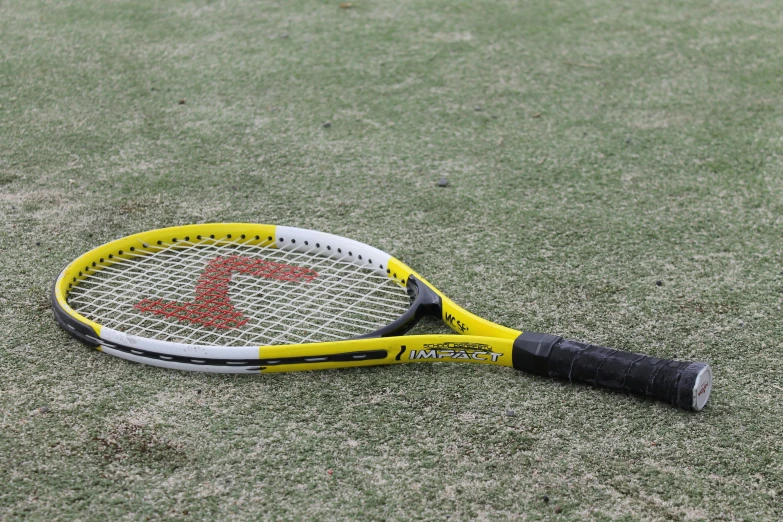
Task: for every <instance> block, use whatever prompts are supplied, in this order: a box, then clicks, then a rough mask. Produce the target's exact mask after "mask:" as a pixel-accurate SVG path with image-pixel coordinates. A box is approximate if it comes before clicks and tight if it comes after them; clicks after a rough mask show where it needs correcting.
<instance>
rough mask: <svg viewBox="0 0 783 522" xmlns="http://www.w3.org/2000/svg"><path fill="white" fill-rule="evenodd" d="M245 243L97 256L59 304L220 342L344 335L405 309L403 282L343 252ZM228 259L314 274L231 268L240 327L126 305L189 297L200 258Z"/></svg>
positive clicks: (151, 330) (145, 331) (137, 329)
mask: <svg viewBox="0 0 783 522" xmlns="http://www.w3.org/2000/svg"><path fill="white" fill-rule="evenodd" d="M248 241H249V240H246V241H241V240H227V239H226V238H217V239H202V240H200V241H197V242H191V241H178V242H176V243H165V242H164V243H163V244H162V245H148V246H146V247H144V246H143V245H142V246H141V248H139V249H138V250H139V251H140V252H142V253H141V254H140V255H138V256H136V257H135V258H132V259H121V258H117V259H112V260H108V261H104V262H102V263H99V264H98V265H97V266H96V267H95V270H92V271H91V273H90V275H89V276H87V277H86V278H85V279H83V280H80V281H79V282H78V284H76V285H75V286H74V287H73V288H72V289H71V292H70V294H69V295H68V304H69V305H70V306H71V307H72V308H73V309H74V310H76V311H77V312H78V313H80V314H81V315H83V316H84V317H86V318H88V319H90V320H92V321H95V322H96V323H99V324H101V325H103V326H106V327H109V328H113V329H115V330H119V331H122V332H126V333H130V334H133V335H137V336H141V337H147V338H153V339H159V340H166V341H173V342H180V343H190V344H209V345H223V346H247V345H253V344H259V345H262V344H291V343H300V342H317V341H328V340H339V339H347V338H351V337H356V336H359V335H363V334H366V333H369V332H372V331H374V330H377V329H379V328H381V327H383V326H385V325H387V324H389V323H391V322H393V321H394V320H396V319H397V318H399V317H400V315H402V314H403V313H404V312H405V311H406V310H407V309H408V306H409V299H408V295H407V293H406V291H405V289H404V288H402V287H401V286H400V285H398V284H396V283H395V281H394V280H393V279H391V278H388V277H385V276H383V275H381V274H378V273H376V272H374V271H373V270H371V269H368V268H363V267H360V266H357V265H355V264H353V263H352V262H351V261H350V258H349V257H348V256H346V255H343V256H342V257H327V256H325V255H321V254H319V253H318V250H317V249H314V248H313V249H311V250H309V251H305V252H295V251H290V250H283V249H277V248H270V247H264V246H259V245H252V244H248ZM140 245H141V243H140ZM147 252H153V253H152V254H146V253H147ZM145 254H146V255H145ZM330 254H333V253H330ZM228 256H242V257H244V258H250V259H252V260H261V261H266V262H273V263H280V264H285V265H289V266H293V267H302V268H306V269H308V270H313V271H315V272H317V274H318V275H317V276H316V277H314V278H313V279H312V280H309V281H307V280H296V281H285V280H280V279H274V278H267V277H258V276H253V275H251V274H243V273H234V274H233V277H232V278H231V282H230V284H229V299H230V302H231V304H232V305H233V307H234V308H235V310H236V311H237V312H239V313H240V314H241V316H242V320H246V321H247V322H246V323H245V324H244V325H242V326H239V327H232V328H216V327H214V326H208V325H204V324H202V323H201V322H198V321H194V320H180V319H177V318H174V317H167V316H164V315H161V314H158V313H154V312H153V311H142V310H139V309H137V308H135V307H134V305H135V304H138V303H140V302H141V301H142V300H144V299H147V300H152V301H157V300H162V301H164V302H167V303H169V302H176V303H180V304H185V305H187V304H188V303H192V302H193V301H194V300H195V299H196V290H195V289H196V285H197V283H198V281H199V277H201V276H202V274H203V273H204V271H205V270H206V269H207V268H208V265H209V263H210V262H212V261H213V260H215V259H216V258H218V257H228Z"/></svg>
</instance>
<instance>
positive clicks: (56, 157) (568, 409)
mask: <svg viewBox="0 0 783 522" xmlns="http://www.w3.org/2000/svg"><path fill="white" fill-rule="evenodd" d="M327 123H328V124H329V125H326V124H327ZM440 178H447V179H448V180H449V185H448V186H447V187H445V188H444V187H438V186H436V182H437V181H438V179H440ZM781 216H783V8H782V7H781V4H780V3H777V2H764V1H728V0H726V1H721V0H716V1H688V2H685V1H682V2H675V1H666V2H612V1H607V0H595V1H585V2H581V1H576V0H562V1H551V0H547V1H543V0H531V1H526V2H510V1H509V2H503V1H497V2H495V1H445V0H444V1H436V0H429V1H403V2H377V1H365V0H353V6H352V7H351V8H348V9H341V8H340V7H339V2H337V1H334V2H324V1H318V2H316V1H289V2H251V1H240V0H236V1H225V2H217V1H216V2H184V1H156V2H150V1H112V2H88V1H57V2H55V1H35V2H27V1H22V0H4V1H2V2H0V220H1V221H0V223H1V225H2V227H1V229H0V253H2V256H0V275H1V276H2V277H1V278H0V318H1V319H0V321H2V325H3V337H2V341H0V519H4V520H17V519H23V518H24V519H29V520H53V519H63V520H67V519H81V520H121V519H123V520H124V519H129V520H229V519H236V520H239V519H270V520H271V519H279V520H408V519H415V520H444V519H446V518H449V519H451V520H493V521H494V520H585V519H589V520H758V521H762V520H781V519H783V456H782V455H783V454H782V452H783V426H781V424H782V423H783V400H782V399H783V377H781V374H782V373H783V362H781V361H782V360H783V326H782V325H781V301H782V300H783V254H782V253H781V244H782V242H781V232H782V231H783V221H782V218H781ZM205 221H250V222H261V223H276V224H286V225H292V226H300V227H306V228H314V229H316V230H323V231H327V232H332V233H336V234H341V235H345V236H348V237H351V238H354V239H357V240H359V241H363V242H366V243H369V244H371V245H374V246H377V247H379V248H381V249H384V250H386V251H389V252H390V253H392V254H393V255H395V256H396V257H399V258H400V259H402V260H403V261H405V262H406V263H407V264H409V265H411V266H413V267H414V268H416V269H417V270H419V271H420V272H421V273H422V274H423V275H424V276H425V277H427V278H428V279H429V280H430V281H431V282H433V283H434V284H435V285H436V286H438V287H439V288H440V289H442V290H443V291H444V292H445V293H446V294H447V295H449V296H451V297H453V298H454V299H455V300H456V301H457V302H459V303H460V304H462V305H464V306H466V307H468V308H469V309H471V310H472V311H474V312H476V313H478V314H479V315H482V316H484V317H487V318H490V319H492V320H494V321H497V322H501V323H503V324H506V325H508V326H512V327H516V328H520V329H530V330H534V331H543V332H551V333H557V334H560V335H564V336H567V337H569V338H574V339H580V340H589V341H593V342H597V343H601V344H605V345H609V346H615V347H618V348H623V349H627V350H635V351H642V352H648V353H650V354H653V355H657V356H662V357H678V358H684V359H694V360H704V361H708V362H710V363H711V364H712V365H713V369H714V372H715V387H714V391H713V395H712V398H711V399H710V403H709V404H708V406H707V408H706V409H705V410H704V411H703V412H701V413H699V414H694V413H688V412H684V411H678V410H675V409H673V408H671V407H669V406H667V405H664V404H658V403H654V402H651V401H647V400H644V399H639V398H635V397H630V396H626V395H622V394H615V393H609V392H605V391H601V390H596V389H592V388H590V387H586V386H575V385H569V384H563V383H560V382H554V381H551V380H548V379H543V378H538V377H533V376H529V375H525V374H520V373H517V372H515V371H513V370H510V369H503V368H495V367H480V366H471V365H448V364H435V365H426V364H422V365H402V366H396V367H387V368H382V367H379V368H367V369H357V370H338V371H330V372H308V373H299V374H280V375H265V376H255V377H252V376H219V375H204V374H188V373H180V372H172V371H167V370H163V369H156V368H151V367H144V366H140V365H134V364H131V363H128V362H125V361H122V360H119V359H115V358H112V357H109V356H107V355H104V354H101V353H99V352H96V351H92V350H90V349H88V348H86V347H84V346H82V345H80V344H78V343H77V342H76V341H74V340H73V339H71V338H69V337H68V336H67V335H66V334H65V333H64V332H62V331H61V330H60V329H59V328H58V327H57V325H56V324H55V322H54V320H53V317H52V314H51V312H50V309H49V304H48V293H49V288H50V285H51V284H52V282H53V281H54V279H55V277H56V276H57V274H58V272H59V270H61V269H62V267H63V266H64V265H65V264H67V263H68V262H70V261H71V260H72V259H73V258H75V257H76V256H77V255H79V254H81V253H82V252H84V251H86V250H88V249H90V248H93V247H95V246H97V245H99V244H101V243H103V242H106V241H108V240H111V239H114V238H117V237H120V236H124V235H127V234H131V233H134V232H138V231H142V230H148V229H152V228H158V227H164V226H171V225H177V224H186V223H191V222H205ZM658 282H660V284H658ZM438 328H439V327H438V326H436V325H434V324H428V325H424V326H423V327H422V329H423V330H433V331H434V330H437V329H438ZM545 496H546V497H547V498H548V499H549V501H548V502H546V501H544V497H545Z"/></svg>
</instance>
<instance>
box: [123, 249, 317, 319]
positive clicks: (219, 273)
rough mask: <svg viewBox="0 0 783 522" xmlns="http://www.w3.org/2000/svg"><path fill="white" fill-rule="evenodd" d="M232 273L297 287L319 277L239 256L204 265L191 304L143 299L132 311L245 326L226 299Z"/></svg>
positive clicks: (240, 314) (303, 269)
mask: <svg viewBox="0 0 783 522" xmlns="http://www.w3.org/2000/svg"><path fill="white" fill-rule="evenodd" d="M235 273H239V274H248V275H252V276H256V277H262V278H265V279H276V280H278V281H287V282H297V283H307V282H309V281H312V280H313V279H315V278H316V277H318V272H316V271H315V270H311V269H309V268H305V267H301V266H295V265H289V264H288V263H277V262H274V261H267V260H264V259H255V258H252V257H248V256H241V255H231V256H219V257H216V258H214V259H212V260H211V261H210V262H209V263H207V266H206V268H205V269H204V271H203V272H202V273H201V275H200V276H199V278H198V281H197V283H196V298H195V299H194V300H193V301H190V302H180V301H166V300H163V299H148V298H145V299H142V300H141V301H139V302H138V303H136V304H134V305H133V307H134V308H136V309H137V310H139V311H141V312H145V313H151V314H155V315H162V316H165V317H172V318H175V319H178V320H180V321H186V322H191V323H197V324H201V325H203V326H207V327H210V328H218V329H222V330H226V329H230V328H239V327H241V326H243V325H244V324H246V323H247V318H246V317H245V316H244V315H243V314H242V312H241V311H239V310H237V308H236V307H235V306H234V305H233V304H232V303H231V300H230V299H229V295H228V291H229V283H230V282H231V277H232V276H233V275H234V274H235Z"/></svg>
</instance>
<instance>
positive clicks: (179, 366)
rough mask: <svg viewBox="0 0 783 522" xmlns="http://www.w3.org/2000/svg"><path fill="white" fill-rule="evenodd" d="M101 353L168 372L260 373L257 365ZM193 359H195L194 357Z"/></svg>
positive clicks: (110, 352) (116, 352)
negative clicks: (183, 360)
mask: <svg viewBox="0 0 783 522" xmlns="http://www.w3.org/2000/svg"><path fill="white" fill-rule="evenodd" d="M101 350H102V351H104V352H105V353H108V354H109V355H114V356H116V357H120V358H122V359H126V360H128V361H133V362H136V363H140V364H147V365H149V366H159V367H161V368H168V369H170V370H185V371H189V372H207V373H246V374H248V373H249V374H257V373H260V372H259V370H258V368H259V366H258V365H257V364H254V365H237V366H209V365H206V364H187V363H181V362H174V361H166V360H164V359H157V358H153V357H142V356H139V355H133V354H131V353H127V352H123V351H121V350H115V349H114V348H109V347H107V346H103V347H102V348H101ZM194 359H195V357H194Z"/></svg>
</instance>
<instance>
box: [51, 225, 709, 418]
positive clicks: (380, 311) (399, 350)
mask: <svg viewBox="0 0 783 522" xmlns="http://www.w3.org/2000/svg"><path fill="white" fill-rule="evenodd" d="M52 305H53V308H54V313H55V317H56V318H57V321H58V322H59V324H60V325H61V326H62V327H63V328H64V329H65V331H67V332H68V333H69V334H71V335H72V336H74V337H76V338H77V339H79V340H81V341H83V342H84V343H87V344H88V345H91V346H94V347H96V348H97V349H98V350H101V351H103V352H106V353H109V354H111V355H115V356H118V357H122V358H124V359H128V360H131V361H135V362H138V363H144V364H151V365H154V366H162V367H165V368H173V369H178V370H191V371H203V372H222V373H268V372H283V371H297V370H321V369H327V368H348V367H356V366H370V365H379V364H396V363H407V362H435V361H439V362H470V363H477V364H494V365H499V366H509V367H513V368H516V369H518V370H524V371H527V372H530V373H534V374H537V375H542V376H549V377H557V378H561V379H566V380H569V381H572V382H583V383H587V384H592V385H595V386H603V387H606V388H611V389H615V390H624V391H626V392H632V393H636V394H640V395H644V396H647V397H651V398H654V399H658V400H661V401H665V402H668V403H670V404H673V405H676V406H679V407H681V408H685V409H690V410H696V411H698V410H701V409H702V408H703V407H704V405H705V404H706V402H707V399H708V398H709V395H710V391H711V384H712V370H711V369H710V367H709V366H708V365H707V364H705V363H701V362H685V361H673V360H667V359H659V358H656V357H649V356H646V355H641V354H636V353H630V352H624V351H620V350H614V349H611V348H605V347H601V346H596V345H594V344H589V343H584V342H578V341H571V340H567V339H563V338H562V337H559V336H556V335H549V334H541V333H535V332H524V333H523V332H519V331H517V330H513V329H511V328H506V327H504V326H501V325H498V324H495V323H493V322H490V321H488V320H486V319H482V318H480V317H478V316H476V315H474V314H471V313H470V312H468V311H466V310H464V309H463V308H461V307H460V306H458V305H457V304H455V303H454V301H452V300H451V299H449V298H448V297H446V296H445V295H443V294H442V293H441V292H440V291H438V290H437V289H436V288H435V287H433V286H432V285H431V284H429V283H428V282H427V281H425V280H424V279H423V278H422V277H421V276H420V275H419V274H417V273H416V272H414V271H413V270H412V269H411V268H409V267H408V266H406V265H405V264H403V263H402V262H400V261H399V260H397V259H395V258H394V257H392V256H390V255H389V254H386V253H384V252H382V251H380V250H378V249H376V248H373V247H371V246H368V245H365V244H363V243H359V242H357V241H353V240H350V239H346V238H343V237H339V236H335V235H332V234H326V233H322V232H316V231H312V230H305V229H301V228H292V227H285V226H275V225H259V224H243V223H212V224H201V225H187V226H180V227H172V228H164V229H159V230H152V231H149V232H143V233H140V234H135V235H132V236H128V237H124V238H122V239H117V240H115V241H112V242H110V243H107V244H105V245H102V246H99V247H97V248H95V249H94V250H91V251H90V252H87V253H86V254H84V255H82V256H81V257H79V258H78V259H76V260H75V261H73V262H72V263H71V264H69V265H68V266H67V267H66V268H65V269H64V270H63V271H62V273H61V274H60V276H59V277H58V278H57V281H56V282H55V284H54V287H53V290H52ZM425 316H432V317H437V318H440V319H441V320H442V321H443V322H444V323H446V325H447V326H449V327H450V328H452V329H453V330H455V331H456V332H457V333H459V334H460V335H453V334H452V335H409V336H403V334H405V333H406V332H407V331H408V330H410V329H411V328H412V327H413V326H414V325H415V324H416V323H417V322H418V321H419V320H421V319H422V318H423V317H425Z"/></svg>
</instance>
